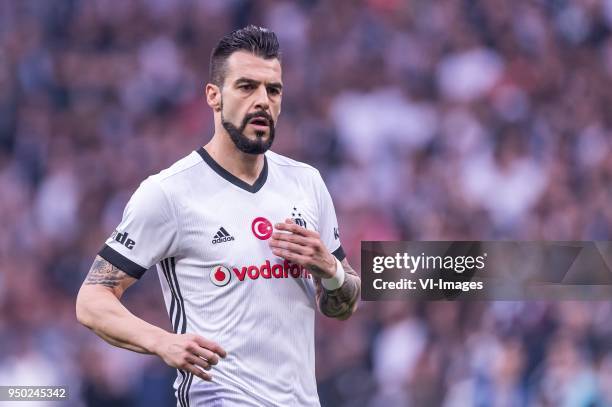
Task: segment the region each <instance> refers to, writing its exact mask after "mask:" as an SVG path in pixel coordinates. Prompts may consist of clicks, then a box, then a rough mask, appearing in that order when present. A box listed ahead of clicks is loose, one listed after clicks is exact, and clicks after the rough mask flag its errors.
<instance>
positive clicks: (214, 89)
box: [205, 83, 221, 112]
mask: <svg viewBox="0 0 612 407" xmlns="http://www.w3.org/2000/svg"><path fill="white" fill-rule="evenodd" d="M205 92H206V103H208V106H210V107H211V108H212V110H214V111H215V112H220V111H221V89H219V87H218V86H217V85H215V84H212V83H207V84H206V89H205Z"/></svg>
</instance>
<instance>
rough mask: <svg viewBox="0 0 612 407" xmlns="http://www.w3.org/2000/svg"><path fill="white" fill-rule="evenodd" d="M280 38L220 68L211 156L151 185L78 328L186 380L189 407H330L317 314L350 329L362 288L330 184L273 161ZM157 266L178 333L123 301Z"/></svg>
mask: <svg viewBox="0 0 612 407" xmlns="http://www.w3.org/2000/svg"><path fill="white" fill-rule="evenodd" d="M278 48H279V47H278V40H277V38H276V35H275V34H274V33H273V32H271V31H269V30H267V29H264V28H259V27H254V26H248V27H246V28H242V29H240V30H237V31H234V32H232V33H230V34H228V35H226V36H225V37H223V38H222V39H221V41H220V42H219V43H218V44H217V46H216V47H215V49H214V50H213V53H212V56H211V61H210V81H211V82H210V83H208V84H207V85H206V100H207V102H208V105H209V106H210V107H211V108H212V109H213V111H214V123H215V133H214V135H213V137H212V139H211V140H210V142H209V143H208V144H206V145H205V146H204V147H200V148H199V149H198V150H196V151H193V152H192V153H191V154H189V155H187V156H186V157H184V158H182V159H180V160H179V161H177V162H176V163H175V164H173V165H172V166H171V167H169V168H168V169H165V170H163V171H161V172H160V173H158V174H155V175H153V176H151V177H149V178H147V179H146V180H145V181H143V182H142V183H141V184H140V186H139V187H138V189H137V190H136V191H135V192H134V195H133V196H132V197H131V199H130V201H129V202H128V204H127V206H126V208H125V211H124V213H123V219H122V220H121V222H120V224H119V226H118V227H117V229H116V231H115V232H113V234H112V235H111V236H110V237H109V238H108V240H107V241H106V243H105V245H104V246H103V248H102V249H101V250H100V252H99V254H98V256H97V257H96V259H95V261H94V263H93V265H92V267H91V270H90V271H89V274H88V275H87V277H86V279H85V281H84V283H83V285H82V287H81V289H80V291H79V295H78V298H77V305H76V312H77V318H78V320H79V321H80V322H81V323H82V324H84V325H85V326H87V327H88V328H90V329H92V330H93V331H94V332H95V333H96V334H98V335H99V336H100V337H102V338H103V339H104V340H106V341H107V342H109V343H110V344H112V345H115V346H119V347H122V348H125V349H129V350H132V351H136V352H141V353H148V354H155V355H158V356H159V357H160V358H161V359H162V360H163V361H164V362H165V363H166V364H168V365H169V366H171V367H174V368H176V369H177V370H178V374H177V379H176V381H175V383H174V388H175V395H176V397H177V404H178V405H179V406H188V405H191V406H196V405H197V406H204V405H206V406H264V405H277V406H317V405H319V399H318V395H317V388H316V382H315V368H314V360H315V358H314V319H315V308H318V309H319V310H320V311H321V312H322V313H323V314H324V315H326V316H328V317H332V318H338V319H342V320H343V319H346V318H348V317H349V316H350V315H351V314H352V313H353V312H354V310H355V308H356V306H357V301H358V298H359V293H360V288H361V282H360V279H359V277H358V275H357V273H356V272H355V271H354V270H353V269H352V268H351V267H350V265H349V264H348V262H347V260H346V258H345V255H344V252H343V249H342V246H341V245H340V237H339V233H338V225H337V220H336V214H335V211H334V206H333V203H332V200H331V197H330V194H329V192H328V191H327V188H326V187H325V184H324V182H323V180H322V178H321V176H320V174H319V172H318V171H317V170H316V169H315V168H313V167H311V166H309V165H306V164H303V163H300V162H297V161H294V160H291V159H289V158H286V157H283V156H281V155H279V154H276V153H273V152H271V151H269V148H270V146H271V145H272V142H273V141H274V137H275V124H276V121H277V119H278V116H279V114H280V111H281V99H282V94H283V84H282V80H281V62H280V54H279V49H278ZM153 265H157V271H158V274H159V279H160V282H161V286H162V291H163V296H164V300H165V303H166V307H167V310H168V314H169V316H170V319H171V322H172V326H173V328H174V333H170V332H167V331H165V330H163V329H161V328H159V327H156V326H153V325H151V324H149V323H147V322H145V321H143V320H142V319H139V318H137V317H136V316H134V315H133V314H131V313H130V312H129V311H128V310H127V309H126V308H125V307H124V306H123V305H122V304H121V302H120V299H121V296H122V294H123V292H124V291H125V290H126V289H127V288H128V287H129V286H131V285H132V284H133V283H134V282H135V281H137V280H138V279H139V278H140V277H141V276H142V275H143V273H144V272H145V271H146V270H147V269H148V268H149V267H151V266H153Z"/></svg>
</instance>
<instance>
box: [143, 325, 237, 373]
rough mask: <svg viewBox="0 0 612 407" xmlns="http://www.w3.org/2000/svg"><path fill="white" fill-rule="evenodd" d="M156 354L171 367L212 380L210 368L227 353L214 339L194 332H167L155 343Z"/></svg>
mask: <svg viewBox="0 0 612 407" xmlns="http://www.w3.org/2000/svg"><path fill="white" fill-rule="evenodd" d="M154 352H155V354H157V355H158V356H159V357H160V358H162V360H163V361H164V362H165V363H166V364H167V365H168V366H170V367H174V368H176V369H180V370H184V371H186V372H190V373H192V374H194V375H195V376H198V377H199V378H200V379H202V380H206V381H211V380H212V375H211V374H210V373H209V372H207V371H206V370H210V368H211V367H212V366H213V365H216V364H217V363H219V358H220V357H221V358H225V357H226V356H227V353H226V352H225V351H224V350H223V348H221V346H219V345H217V344H216V343H214V342H213V341H210V340H208V339H204V338H202V337H201V336H198V335H194V334H173V333H166V334H165V335H163V336H161V338H160V339H159V341H158V342H157V344H156V345H155V350H154Z"/></svg>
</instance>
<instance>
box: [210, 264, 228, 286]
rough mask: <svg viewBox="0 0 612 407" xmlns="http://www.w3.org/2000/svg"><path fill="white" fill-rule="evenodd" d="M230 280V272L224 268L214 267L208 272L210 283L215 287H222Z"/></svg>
mask: <svg viewBox="0 0 612 407" xmlns="http://www.w3.org/2000/svg"><path fill="white" fill-rule="evenodd" d="M231 279H232V274H231V272H230V270H229V269H228V268H227V267H225V266H215V267H213V268H212V269H211V270H210V281H211V282H212V283H213V284H214V285H216V286H217V287H224V286H226V285H228V284H229V282H230V280H231Z"/></svg>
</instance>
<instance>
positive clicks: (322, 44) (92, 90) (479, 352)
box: [0, 0, 612, 407]
mask: <svg viewBox="0 0 612 407" xmlns="http://www.w3.org/2000/svg"><path fill="white" fill-rule="evenodd" d="M248 23H256V24H259V25H264V26H267V27H269V28H271V29H272V30H274V31H275V32H276V33H277V35H278V36H279V39H280V42H281V48H282V51H283V70H284V72H283V75H284V83H285V97H284V100H283V113H282V115H281V118H280V121H279V123H278V128H277V139H276V142H275V145H274V148H273V149H274V150H275V151H277V152H279V153H282V154H286V155H288V156H290V157H293V158H295V159H298V160H302V161H305V162H308V163H310V164H312V165H314V166H316V167H317V168H319V169H320V170H321V172H322V173H323V175H324V178H325V179H326V181H327V183H328V187H329V188H330V191H331V194H332V196H333V197H334V201H335V204H336V209H337V212H338V216H339V222H340V227H341V238H342V242H343V246H344V248H345V250H346V251H347V253H348V256H349V259H350V261H351V262H352V263H353V264H358V262H359V257H360V256H359V248H360V246H359V244H360V241H361V240H396V239H397V240H399V239H403V240H419V239H422V240H470V239H473V240H486V239H489V240H494V239H525V240H538V239H549V240H572V239H575V240H583V239H584V240H610V235H611V232H612V204H611V202H612V137H611V132H612V110H610V106H612V92H611V91H610V89H612V39H611V37H610V30H611V29H612V1H610V0H576V1H566V0H550V1H544V0H533V1H527V0H520V1H506V0H486V1H485V0H474V1H460V0H449V1H429V0H411V1H401V0H354V1H316V0H302V1H272V0H266V1H257V2H255V1H247V0H232V1H225V0H210V1H195V0H180V1H177V0H123V1H112V0H88V1H78V0H54V1H38V0H20V1H10V0H0V89H1V90H2V91H1V92H0V189H1V193H0V194H1V196H2V198H0V214H1V217H2V219H3V220H2V228H1V229H0V269H1V271H2V272H1V273H0V344H1V345H0V384H3V385H6V384H21V385H23V384H43V385H47V384H67V385H69V386H70V391H71V402H70V403H69V404H71V405H88V406H106V405H108V406H110V405H112V406H122V405H125V406H127V405H142V406H150V405H162V404H165V405H171V404H172V403H173V395H172V393H171V389H170V382H171V380H172V379H173V377H174V375H175V371H174V370H172V369H170V368H168V367H166V366H165V365H164V364H163V363H162V362H161V361H159V360H158V359H157V358H154V357H149V356H142V355H138V354H134V353H131V352H128V351H124V350H119V349H115V348H112V347H111V346H109V345H107V344H106V343H104V342H102V340H100V339H99V338H97V337H96V336H94V335H93V334H92V333H90V332H88V331H87V330H86V329H85V328H83V327H82V326H79V325H77V323H76V320H75V316H74V300H75V295H76V292H77V290H78V287H79V286H80V284H81V282H82V280H83V279H84V276H85V274H86V273H87V271H88V269H89V266H90V265H91V262H92V260H93V258H94V256H95V254H96V252H97V251H98V250H99V248H100V247H101V245H102V243H103V241H104V240H105V239H106V237H107V236H109V234H110V233H111V231H112V230H113V229H114V228H115V226H116V225H117V223H118V222H119V220H120V218H121V213H122V210H123V207H124V205H125V203H126V202H127V199H128V198H129V196H130V195H131V193H132V192H133V191H134V190H135V188H136V187H137V186H138V184H139V183H140V181H142V180H143V179H144V178H145V177H146V176H148V175H149V174H151V173H155V172H157V171H159V170H161V169H163V168H165V167H167V166H168V165H169V164H171V163H172V162H174V161H175V160H177V159H178V158H180V157H182V156H184V155H186V154H188V153H189V152H190V151H192V150H194V149H195V148H197V147H198V146H200V145H202V144H204V143H205V142H206V141H207V140H208V138H209V137H210V136H211V131H212V128H213V125H212V115H211V113H210V112H209V108H208V107H207V106H206V104H205V101H204V98H203V86H204V84H205V83H206V80H207V76H208V57H209V53H210V51H211V49H212V47H213V46H214V44H215V43H216V41H218V39H219V38H220V37H221V35H223V34H224V33H226V32H229V31H230V30H232V29H234V28H237V27H241V26H244V25H246V24H248ZM126 301H127V306H128V308H129V309H131V310H133V311H134V313H135V314H137V315H138V316H140V317H143V318H144V319H146V320H148V321H150V322H153V323H156V324H159V325H161V326H164V327H166V328H168V329H169V327H170V324H169V323H168V320H167V319H168V318H167V315H166V313H165V310H164V308H163V305H162V304H163V302H162V297H161V290H160V288H159V283H158V281H157V276H156V273H154V272H149V273H147V274H146V275H145V277H143V279H142V281H141V282H139V283H138V284H137V285H136V286H134V287H133V288H132V289H131V290H129V291H128V293H127V294H126ZM316 342H317V345H316V350H317V376H318V380H319V385H320V386H319V394H320V397H321V402H322V404H323V405H325V406H392V405H406V406H435V405H440V406H447V407H452V406H500V407H501V406H523V405H533V406H611V405H612V302H611V301H606V302H561V301H560V302H544V301H542V302H469V303H460V302H456V303H453V302H431V303H405V302H401V303H396V302H384V303H364V304H362V307H361V308H360V311H359V312H358V313H357V314H356V315H355V316H354V317H353V318H352V319H351V320H349V321H348V322H337V321H334V320H329V319H325V318H319V320H318V326H317V337H316ZM287 346H289V345H287ZM296 351H297V350H296Z"/></svg>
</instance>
